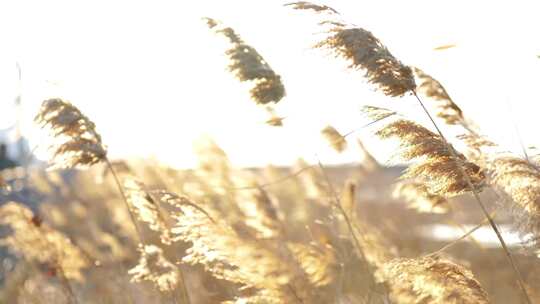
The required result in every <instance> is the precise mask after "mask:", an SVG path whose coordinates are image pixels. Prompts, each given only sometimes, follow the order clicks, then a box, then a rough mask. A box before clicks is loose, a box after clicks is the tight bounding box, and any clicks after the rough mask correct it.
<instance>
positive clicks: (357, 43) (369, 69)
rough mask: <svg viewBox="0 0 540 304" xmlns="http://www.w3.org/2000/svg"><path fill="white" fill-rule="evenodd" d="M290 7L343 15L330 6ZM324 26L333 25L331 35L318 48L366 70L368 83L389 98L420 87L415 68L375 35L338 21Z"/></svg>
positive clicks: (299, 3)
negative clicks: (398, 58) (415, 77)
mask: <svg viewBox="0 0 540 304" xmlns="http://www.w3.org/2000/svg"><path fill="white" fill-rule="evenodd" d="M287 5H289V6H292V7H293V9H298V10H313V11H315V12H316V13H320V12H325V13H330V15H332V16H334V17H336V16H338V15H339V13H338V12H337V11H336V10H334V9H332V8H330V7H328V6H320V5H316V4H313V3H310V2H305V1H302V2H296V3H290V4H287ZM321 25H330V29H329V31H328V33H329V36H328V37H326V38H325V39H323V40H322V41H320V42H319V43H317V44H316V45H315V48H323V49H327V50H330V51H331V52H333V53H334V54H335V55H336V57H341V58H343V59H345V60H347V61H349V62H350V64H349V67H350V68H352V69H355V70H363V71H365V77H366V78H367V79H368V82H369V83H371V84H374V85H375V86H376V87H378V88H379V89H380V90H381V91H382V92H383V93H384V94H385V95H387V96H391V97H397V96H403V95H404V94H406V93H408V92H412V91H414V89H415V88H416V84H415V82H414V75H413V71H412V69H411V68H410V67H408V66H406V65H404V64H403V63H401V62H400V61H399V60H397V59H396V58H395V57H394V56H393V55H392V54H391V53H390V51H389V50H388V49H387V48H386V47H385V46H384V45H383V44H382V43H381V41H379V39H377V37H375V36H374V35H373V34H372V33H371V32H369V31H367V30H365V29H363V28H360V27H356V26H354V25H348V24H346V23H345V22H342V21H341V20H337V19H336V18H334V19H330V20H325V21H323V22H321Z"/></svg>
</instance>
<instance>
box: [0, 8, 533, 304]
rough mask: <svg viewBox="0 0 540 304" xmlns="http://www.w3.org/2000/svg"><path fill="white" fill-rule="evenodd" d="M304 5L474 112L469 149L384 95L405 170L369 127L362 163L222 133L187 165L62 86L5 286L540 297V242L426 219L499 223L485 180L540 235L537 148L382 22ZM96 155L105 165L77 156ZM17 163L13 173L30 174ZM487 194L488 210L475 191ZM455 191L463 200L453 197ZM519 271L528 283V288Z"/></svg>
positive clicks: (37, 291) (163, 294) (324, 43)
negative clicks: (143, 152)
mask: <svg viewBox="0 0 540 304" xmlns="http://www.w3.org/2000/svg"><path fill="white" fill-rule="evenodd" d="M288 6H290V7H292V8H293V9H296V10H307V11H312V12H314V13H315V14H316V15H317V16H321V17H323V20H322V21H321V22H320V26H323V27H326V28H327V29H328V31H327V32H325V33H324V35H325V37H324V38H323V39H321V40H320V43H318V44H317V45H316V46H315V47H316V48H324V49H328V50H330V51H331V52H333V53H334V54H335V55H336V56H338V57H342V58H343V59H345V60H347V61H348V62H349V66H350V67H351V68H352V69H355V70H361V71H363V72H364V73H365V76H366V78H367V81H368V82H369V83H372V84H374V85H375V86H376V87H377V88H379V89H380V90H381V91H382V93H384V94H385V95H387V96H390V97H399V96H403V95H405V94H408V93H411V94H413V95H414V96H416V97H418V95H417V93H418V94H421V95H424V96H425V97H426V98H429V99H433V100H434V101H435V102H437V104H436V105H437V113H438V116H439V117H440V118H442V119H443V121H444V122H445V123H446V124H449V125H452V126H458V127H462V128H463V129H464V130H465V134H464V135H462V136H460V137H459V138H458V139H459V140H461V141H463V142H464V143H465V144H466V145H467V146H468V148H469V150H470V151H468V152H469V154H467V153H461V152H459V151H457V150H456V149H455V148H454V146H452V145H451V144H450V143H449V141H448V140H447V139H446V138H445V137H444V136H443V135H442V133H441V132H440V130H439V128H438V126H437V125H436V124H435V127H436V129H437V131H438V132H433V131H431V130H429V129H428V128H426V127H425V126H422V125H421V124H419V123H416V122H414V121H411V120H407V119H405V118H403V117H402V116H401V115H397V113H396V112H395V111H393V110H391V109H386V108H380V107H374V106H367V107H365V108H364V110H363V111H364V113H365V114H366V115H367V116H368V117H369V118H370V120H371V121H372V122H371V123H370V124H369V125H375V124H378V125H379V128H378V131H376V135H378V136H379V137H380V138H381V139H394V140H396V141H397V142H398V143H399V147H398V149H396V156H397V157H399V158H400V159H401V160H404V161H408V162H411V164H410V165H409V166H408V168H407V169H406V170H405V173H404V174H402V176H401V180H400V176H399V174H398V173H395V172H394V171H392V170H391V169H388V168H386V167H385V166H383V165H381V164H379V163H378V162H377V161H376V160H375V157H374V156H373V155H371V154H370V153H369V151H368V149H367V148H366V147H365V146H364V145H363V143H362V141H360V140H358V145H359V149H360V152H361V154H362V155H359V158H361V160H360V161H359V164H358V165H356V166H354V167H346V168H341V169H336V168H329V167H325V166H323V164H322V163H320V162H319V163H318V164H308V163H306V162H303V161H299V162H298V164H297V165H296V166H295V167H294V168H276V167H269V168H267V169H265V170H247V169H244V170H240V169H237V168H235V167H234V166H233V165H232V164H231V163H230V162H229V159H228V157H227V154H226V153H225V151H224V150H223V149H221V148H220V147H219V146H218V145H217V144H215V142H213V141H212V140H207V141H203V142H200V143H199V145H198V146H197V149H196V150H197V152H196V153H197V156H198V158H199V165H198V167H197V168H196V169H193V170H184V171H179V170H174V169H172V168H168V167H165V166H163V165H160V164H157V163H152V162H151V161H143V162H138V163H137V162H130V163H128V162H126V161H121V160H120V161H114V162H111V161H110V160H109V159H108V158H107V150H106V148H105V145H104V144H103V143H102V141H101V137H100V136H99V134H98V133H97V131H96V127H95V125H94V124H93V123H92V121H90V119H89V118H88V117H86V116H85V115H83V114H82V113H81V111H80V110H79V109H77V108H76V107H75V106H74V105H73V104H71V103H70V102H67V101H65V100H63V99H59V98H53V99H48V100H46V101H44V103H43V105H42V107H41V109H40V110H39V114H38V115H37V116H36V122H37V123H38V124H39V125H40V126H42V127H44V128H46V129H48V130H49V131H50V133H51V135H52V137H53V138H52V139H51V151H52V154H53V157H52V159H51V161H50V162H51V164H52V170H48V171H45V170H44V169H43V168H35V169H32V170H30V171H29V172H27V173H26V175H24V178H25V190H28V191H31V192H32V193H35V195H34V196H32V200H31V202H30V204H29V205H31V206H32V208H33V209H31V208H30V207H29V206H26V205H25V204H24V203H22V202H8V203H2V205H1V206H0V246H1V247H2V250H4V249H7V251H6V252H5V253H4V252H0V257H1V258H2V259H3V260H2V263H1V265H2V267H1V268H0V274H1V275H2V276H0V284H1V285H0V303H51V301H52V302H55V303H183V304H192V303H238V304H240V303H310V304H311V303H313V304H319V303H320V304H323V303H368V304H369V303H380V304H383V303H405V304H407V303H422V304H427V303H433V304H435V303H456V304H457V303H490V302H493V303H519V301H521V300H523V299H528V301H529V303H532V301H533V300H535V299H538V292H537V289H538V288H537V286H539V285H538V280H539V274H538V271H536V270H535V269H538V258H537V257H535V256H527V255H521V254H519V253H516V252H510V250H512V251H515V250H514V248H510V249H508V248H506V247H504V249H500V248H484V247H481V246H478V244H475V245H473V244H470V243H467V242H463V239H465V237H463V238H460V239H459V242H458V241H455V242H448V241H441V240H439V239H437V238H434V237H432V236H426V235H425V234H423V233H422V231H425V230H426V229H425V228H426V227H428V228H429V227H432V225H434V224H437V223H446V222H450V223H455V225H456V226H458V227H463V225H465V224H474V225H477V224H478V223H483V220H484V217H485V216H486V214H487V213H486V210H485V208H484V206H483V205H482V203H481V202H480V198H479V197H480V196H481V195H482V197H483V198H484V197H488V198H489V197H490V196H489V195H490V194H493V193H494V192H493V191H494V190H495V191H497V193H500V194H504V195H505V196H506V197H507V198H508V200H509V201H512V202H513V203H512V204H511V206H513V208H511V209H513V210H518V211H519V214H520V215H521V216H520V217H518V218H512V217H510V216H508V215H509V212H506V213H504V216H501V217H500V218H501V219H500V220H501V221H505V222H504V223H505V224H508V225H515V226H519V227H522V228H524V232H525V233H524V234H523V238H524V241H526V242H528V243H529V244H526V245H527V246H528V245H530V244H532V246H533V247H532V248H533V249H536V248H537V247H535V246H537V245H538V236H539V231H540V228H539V227H540V226H539V224H538V223H539V222H540V205H539V204H538V202H539V201H540V173H539V172H540V171H539V170H538V168H537V165H536V164H535V163H534V162H533V161H532V160H524V159H520V158H516V157H514V156H501V154H491V153H490V152H489V151H487V150H486V149H485V148H486V147H494V146H496V145H495V144H494V143H492V142H490V141H489V140H487V139H486V138H484V137H482V136H480V135H479V134H480V133H479V132H478V129H477V128H476V127H475V126H474V125H473V124H472V123H471V122H470V121H469V120H468V119H466V118H465V116H464V113H463V111H462V110H461V109H460V107H459V106H458V105H457V104H456V102H455V101H454V100H452V99H451V98H450V96H449V94H448V92H447V91H446V90H445V88H444V87H443V86H442V84H441V83H440V82H438V81H437V80H435V79H434V78H432V77H431V76H429V75H427V74H425V73H424V72H422V71H421V70H419V69H415V74H416V76H417V78H418V80H419V85H418V86H417V85H416V81H415V78H414V75H413V70H412V69H411V68H410V67H408V66H406V65H404V64H402V63H401V61H399V60H398V59H396V58H395V57H394V56H393V55H392V54H391V53H390V52H389V50H388V49H387V48H386V47H385V46H384V45H383V44H382V43H381V42H380V41H379V40H378V39H377V38H376V37H375V36H374V35H373V34H372V33H371V32H369V31H367V30H365V29H363V28H360V27H357V26H354V25H352V24H349V23H347V22H345V21H342V20H341V19H340V14H339V13H338V12H337V11H336V10H334V9H333V8H331V7H328V6H325V5H317V4H313V3H310V2H295V3H290V4H288ZM206 22H207V24H208V26H209V27H210V28H211V29H212V30H213V31H214V32H215V33H217V34H219V35H222V36H224V37H225V38H226V39H227V40H228V43H229V44H230V48H229V49H228V50H227V51H226V55H228V57H229V60H230V65H229V70H230V71H231V72H232V73H233V74H234V75H235V76H236V77H237V78H238V79H239V80H240V81H242V82H244V81H245V82H248V83H250V84H251V85H252V88H251V97H252V99H253V100H254V101H255V102H256V103H258V104H262V105H266V104H269V103H277V102H279V101H280V100H281V99H282V98H283V97H284V96H285V89H284V85H283V83H282V82H281V77H280V76H279V75H278V74H277V73H276V72H274V71H273V70H272V69H271V68H270V66H269V65H268V63H267V62H266V61H265V60H264V59H263V58H262V56H261V55H260V54H259V53H258V52H257V51H256V50H255V49H254V48H253V47H252V46H250V45H247V44H246V43H245V42H244V41H243V40H242V39H241V38H240V37H239V35H238V34H237V33H236V32H235V31H234V30H233V29H231V28H229V27H225V26H223V25H222V24H221V23H220V22H217V21H215V20H213V19H210V18H207V19H206ZM418 101H419V102H420V104H421V105H422V106H424V105H423V103H422V101H421V100H420V99H418ZM268 111H269V113H270V115H271V118H270V120H268V121H267V123H268V124H269V125H272V126H282V125H283V123H282V122H283V117H279V116H277V115H276V114H275V113H274V112H273V109H271V108H269V110H268ZM426 112H427V110H426ZM427 113H428V114H429V112H427ZM430 118H431V116H430ZM291 119H292V118H291ZM433 122H434V121H433ZM369 125H368V126H369ZM322 134H323V136H324V137H325V138H326V139H327V141H328V142H329V143H330V145H331V146H332V147H333V148H334V149H335V150H336V151H338V152H342V151H344V150H345V149H346V148H347V141H346V140H345V137H346V136H348V135H350V134H352V133H348V134H346V135H342V134H341V133H339V132H338V131H337V130H336V129H335V128H333V127H331V126H328V127H326V128H325V129H323V131H322ZM465 155H467V156H465ZM80 167H84V168H85V169H87V170H86V171H80V170H74V169H75V168H80ZM389 175H391V176H390V177H389ZM3 176H4V175H0V186H4V185H5V186H9V185H10V184H12V183H13V182H14V181H13V180H12V179H14V177H10V178H9V179H8V178H6V180H5V182H4V180H3V179H1V177H3ZM6 176H7V174H6ZM403 179H406V180H403ZM396 183H397V184H396ZM335 185H343V186H342V187H336V186H335ZM6 188H9V187H6ZM2 191H3V192H2V193H7V194H13V195H20V194H19V193H16V192H15V190H13V189H3V190H2ZM10 191H11V192H10ZM481 192H482V193H481ZM21 197H24V196H21ZM472 198H475V200H476V201H477V202H478V203H480V205H482V208H484V210H483V213H480V212H476V209H473V208H471V207H470V206H469V205H470V204H471V200H472ZM460 200H461V201H463V200H466V202H465V203H463V202H461V203H460ZM490 203H491V201H490ZM410 209H414V210H410ZM450 209H452V210H453V211H456V212H452V213H451V214H448V213H447V211H448V210H450ZM457 211H459V212H457ZM503 212H504V210H503V211H501V212H500V213H503ZM489 220H490V224H492V227H494V226H495V224H494V222H493V219H492V218H491V217H489ZM497 231H498V230H497ZM466 232H467V231H464V233H466ZM501 243H503V244H504V242H503V241H502V239H501ZM441 248H442V249H441ZM443 251H444V252H443ZM443 254H444V255H443ZM511 254H512V255H513V256H514V259H512V255H511ZM443 256H444V257H443ZM505 258H509V259H510V261H512V266H515V269H511V268H510V267H509V266H508V264H506V263H505V262H504V259H505ZM514 260H515V262H514ZM458 261H459V262H458ZM514 263H515V264H514ZM516 276H517V277H518V282H519V283H521V284H523V286H524V290H526V291H527V292H526V293H523V292H522V291H520V290H518V289H516V288H515V286H516V285H515V282H516ZM488 294H489V295H490V296H489V297H488ZM526 295H527V296H526ZM51 299H52V300H51Z"/></svg>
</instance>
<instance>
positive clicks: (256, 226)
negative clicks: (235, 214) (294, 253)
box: [236, 182, 284, 239]
mask: <svg viewBox="0 0 540 304" xmlns="http://www.w3.org/2000/svg"><path fill="white" fill-rule="evenodd" d="M253 188H254V189H253V190H250V191H242V192H240V193H238V194H237V196H236V205H237V206H238V208H239V210H240V212H241V215H240V219H238V220H241V221H242V222H244V223H245V224H246V225H247V226H249V227H250V228H252V229H253V230H254V231H255V237H256V238H259V239H270V238H279V237H282V236H283V233H284V231H283V230H284V228H283V227H282V224H281V221H280V219H279V215H278V210H277V207H276V203H275V202H274V201H273V200H272V198H271V197H270V196H269V194H268V192H266V191H265V190H264V189H263V188H261V187H259V186H258V185H257V183H255V182H254V183H253Z"/></svg>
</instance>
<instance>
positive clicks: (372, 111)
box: [362, 106, 397, 121]
mask: <svg viewBox="0 0 540 304" xmlns="http://www.w3.org/2000/svg"><path fill="white" fill-rule="evenodd" d="M362 113H364V114H365V115H366V116H367V117H368V118H369V119H371V120H372V121H380V120H383V119H385V118H387V117H390V116H393V115H396V114H397V113H396V112H395V111H392V110H389V109H386V108H380V107H374V106H363V107H362Z"/></svg>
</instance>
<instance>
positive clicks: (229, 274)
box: [161, 192, 308, 303]
mask: <svg viewBox="0 0 540 304" xmlns="http://www.w3.org/2000/svg"><path fill="white" fill-rule="evenodd" d="M161 201H162V202H164V203H167V204H170V205H171V206H173V207H175V208H176V210H177V211H175V212H174V213H173V214H172V217H173V218H174V220H175V226H174V227H173V228H172V233H173V235H174V237H175V238H174V240H175V241H184V242H188V243H191V247H190V248H189V249H188V250H187V255H186V256H184V257H183V258H182V262H184V263H188V264H192V265H197V264H200V265H202V266H203V267H204V268H205V270H206V271H208V272H209V273H211V274H212V275H213V276H214V277H216V278H218V279H224V280H227V281H230V282H233V283H237V284H240V285H241V286H243V288H242V290H246V291H247V292H249V291H251V292H254V293H253V294H249V295H240V298H243V299H244V300H246V301H247V299H249V298H252V297H255V298H261V297H262V298H264V299H267V300H271V301H270V302H269V303H294V302H297V299H296V297H302V298H303V297H306V296H307V294H306V293H307V289H306V287H307V285H308V282H307V280H306V279H305V278H304V274H303V271H302V269H301V267H300V266H299V265H297V264H296V262H295V261H294V259H293V258H292V254H291V253H290V252H289V251H288V250H287V248H286V247H283V246H281V245H280V242H276V241H275V240H271V241H265V240H262V239H257V238H255V237H254V236H253V231H252V229H250V228H249V227H248V226H246V225H243V224H242V223H241V222H237V223H233V224H232V225H228V224H227V223H225V222H223V221H217V222H216V221H214V220H212V218H211V217H210V216H209V215H208V213H206V212H205V211H204V210H202V208H200V207H198V206H197V205H196V204H195V203H193V202H191V201H190V200H189V199H188V198H186V197H181V196H176V195H172V194H170V193H165V192H163V193H162V198H161ZM291 286H292V288H293V290H294V292H292V291H291ZM252 300H253V299H250V300H249V301H251V302H248V303H252ZM237 303H241V302H237Z"/></svg>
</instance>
